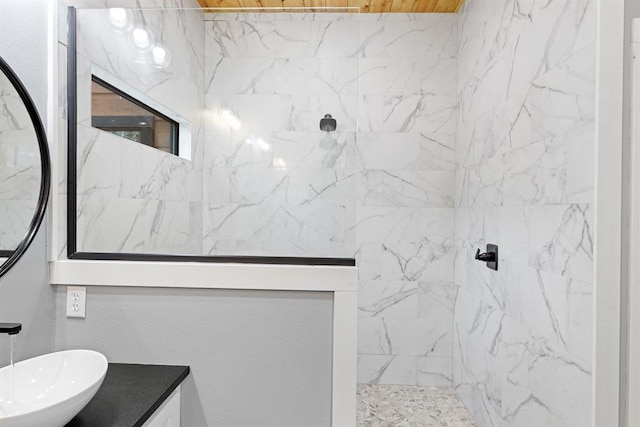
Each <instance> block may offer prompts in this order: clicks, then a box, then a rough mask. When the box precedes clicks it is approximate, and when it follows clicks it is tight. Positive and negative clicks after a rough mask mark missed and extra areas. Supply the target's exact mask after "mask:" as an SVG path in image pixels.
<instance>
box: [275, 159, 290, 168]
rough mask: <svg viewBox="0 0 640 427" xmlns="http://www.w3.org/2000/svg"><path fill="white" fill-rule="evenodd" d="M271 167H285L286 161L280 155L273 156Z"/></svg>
mask: <svg viewBox="0 0 640 427" xmlns="http://www.w3.org/2000/svg"><path fill="white" fill-rule="evenodd" d="M273 167H274V168H279V169H285V168H286V167H287V162H285V161H284V159H282V158H280V157H275V158H274V159H273Z"/></svg>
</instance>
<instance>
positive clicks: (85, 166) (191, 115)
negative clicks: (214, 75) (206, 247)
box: [77, 2, 204, 254]
mask: <svg viewBox="0 0 640 427" xmlns="http://www.w3.org/2000/svg"><path fill="white" fill-rule="evenodd" d="M147 3H148V2H147ZM147 3H145V4H139V6H141V7H152V6H158V4H156V3H157V2H156V3H154V4H151V3H148V4H147ZM165 3H167V4H165ZM169 3H171V4H169ZM173 3H175V2H160V4H159V6H171V5H174V4H173ZM113 5H114V4H111V3H109V6H113ZM115 5H116V6H117V4H115ZM189 5H191V6H196V4H195V2H193V4H191V3H189ZM80 6H83V5H80ZM89 6H91V5H89ZM97 6H105V5H102V4H100V5H97ZM174 6H175V5H174ZM178 6H183V7H184V6H187V4H185V2H179V4H178ZM130 12H131V16H132V17H133V21H134V22H135V23H136V24H144V25H145V26H146V27H147V28H149V29H150V30H151V31H152V32H153V33H154V35H155V41H156V43H162V44H164V45H165V46H166V47H167V48H168V50H169V51H170V52H171V56H172V60H171V63H170V64H169V66H168V67H166V68H157V67H154V66H153V65H152V64H150V63H149V62H148V61H144V59H145V57H143V56H141V55H140V54H139V53H138V52H136V51H134V50H133V48H132V45H131V43H130V40H129V38H130V37H129V36H130V34H128V33H126V32H117V31H114V28H113V27H112V26H111V25H110V24H109V21H108V18H107V13H108V9H102V8H99V9H90V8H89V9H86V8H81V9H78V11H77V20H78V112H79V114H78V153H79V154H78V159H79V161H78V173H77V185H78V228H77V230H78V238H77V244H78V250H79V251H85V252H141V253H170V254H200V253H201V242H200V236H201V234H202V225H201V224H202V209H201V203H202V147H203V144H202V141H203V138H204V132H203V117H202V110H203V105H204V79H203V76H204V74H203V73H204V63H203V57H204V28H203V25H204V14H203V13H202V12H201V11H200V10H189V9H168V10H154V9H138V10H130ZM96 67H97V68H98V69H100V70H101V71H102V72H103V73H106V74H107V75H109V76H112V77H115V78H116V79H117V80H118V81H119V82H120V83H121V84H122V85H123V86H125V87H124V89H127V90H132V91H135V92H136V93H137V94H141V95H143V96H144V97H145V100H146V101H147V102H152V103H155V105H154V106H161V107H162V110H163V111H165V112H169V113H171V114H172V115H174V116H176V117H180V118H182V119H183V120H185V121H186V122H188V123H189V124H190V126H191V141H190V151H191V153H189V154H190V155H189V156H187V157H190V160H189V159H185V158H181V157H177V156H174V155H171V154H168V153H165V152H161V151H159V150H156V149H153V148H150V147H147V146H144V145H142V144H138V143H135V142H131V141H129V140H126V139H124V138H120V137H117V136H114V135H111V134H109V133H106V132H103V131H100V130H97V129H95V128H92V127H91V116H90V111H91V108H90V78H91V73H92V70H95V68H96ZM185 142H186V141H184V139H182V140H181V147H187V149H189V146H188V145H187V144H186V143H185ZM182 149H184V148H182Z"/></svg>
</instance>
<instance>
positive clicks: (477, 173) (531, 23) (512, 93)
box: [453, 0, 596, 427]
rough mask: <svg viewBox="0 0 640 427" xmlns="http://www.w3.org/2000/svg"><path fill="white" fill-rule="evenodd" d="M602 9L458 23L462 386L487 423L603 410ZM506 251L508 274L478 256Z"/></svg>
mask: <svg viewBox="0 0 640 427" xmlns="http://www.w3.org/2000/svg"><path fill="white" fill-rule="evenodd" d="M595 17H596V2H595V1H593V0H567V1H551V2H545V3H544V4H543V3H541V2H526V3H523V2H519V1H515V0H507V1H501V2H497V1H495V0H477V1H470V2H466V3H465V5H464V7H463V9H462V11H461V13H460V16H459V27H458V31H459V45H458V65H459V66H458V84H457V96H458V103H459V110H458V120H457V131H456V135H457V142H456V165H457V166H456V178H455V181H456V190H455V194H456V197H455V199H456V200H455V206H456V209H455V246H456V260H455V284H456V288H457V294H456V298H455V309H454V326H453V328H454V331H453V333H454V337H453V342H454V345H453V349H454V350H453V352H454V355H453V382H454V385H455V388H456V391H457V392H458V394H459V395H460V396H461V398H462V399H463V401H464V403H465V405H466V406H467V408H468V409H469V410H470V411H471V413H472V415H473V417H474V419H475V420H476V422H477V423H478V425H479V426H514V427H515V426H517V427H522V426H543V425H544V426H576V427H578V426H586V425H589V424H590V410H591V374H592V363H591V345H592V308H591V307H592V297H593V293H592V292H593V227H594V218H593V189H594V186H593V179H594V176H593V175H594V146H595V134H594V111H595V20H596V18H595ZM486 243H496V244H498V245H499V248H500V269H499V271H497V272H495V271H492V270H489V269H487V268H486V267H485V266H484V264H482V263H480V262H475V261H473V255H474V252H475V250H476V249H477V248H484V245H485V244H486Z"/></svg>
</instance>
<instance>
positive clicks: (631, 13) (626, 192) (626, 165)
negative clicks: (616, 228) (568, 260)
mask: <svg viewBox="0 0 640 427" xmlns="http://www.w3.org/2000/svg"><path fill="white" fill-rule="evenodd" d="M638 17H640V2H638V1H636V0H626V1H625V41H624V43H625V58H624V106H623V108H624V110H623V111H624V116H623V125H622V132H623V146H622V147H623V148H622V149H623V154H622V194H623V209H622V229H623V230H629V221H630V218H629V212H630V191H631V188H630V167H631V165H630V159H631V94H632V93H633V92H632V90H633V89H632V84H631V61H632V58H631V49H630V43H631V21H632V19H633V18H638ZM621 236H622V265H621V275H622V286H621V289H620V291H621V297H620V303H621V311H622V315H621V319H622V322H621V325H620V326H621V352H620V355H621V375H620V380H621V381H620V388H621V390H620V396H621V399H622V402H621V411H620V414H621V417H622V425H626V424H624V423H626V422H627V419H626V416H627V411H628V410H629V409H631V407H630V406H629V402H628V401H627V399H626V397H627V392H628V380H629V378H628V374H629V371H628V364H629V362H630V359H628V339H629V337H628V334H629V329H628V326H629V325H628V318H629V286H630V282H629V277H628V274H629V264H630V262H631V261H630V259H629V252H628V248H629V243H630V242H629V240H628V239H629V233H628V232H623V233H622V234H621Z"/></svg>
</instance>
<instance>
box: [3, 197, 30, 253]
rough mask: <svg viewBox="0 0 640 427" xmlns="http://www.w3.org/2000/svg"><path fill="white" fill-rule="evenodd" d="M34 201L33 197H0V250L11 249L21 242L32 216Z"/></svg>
mask: <svg viewBox="0 0 640 427" xmlns="http://www.w3.org/2000/svg"><path fill="white" fill-rule="evenodd" d="M36 202H37V201H36V200H35V199H33V200H22V199H12V200H6V199H0V221H2V233H0V250H13V249H15V248H16V247H17V246H18V244H19V243H20V242H22V240H23V239H24V237H25V234H26V232H27V230H28V229H29V224H30V223H31V220H32V218H33V213H34V212H35V208H36V204H37V203H36Z"/></svg>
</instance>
